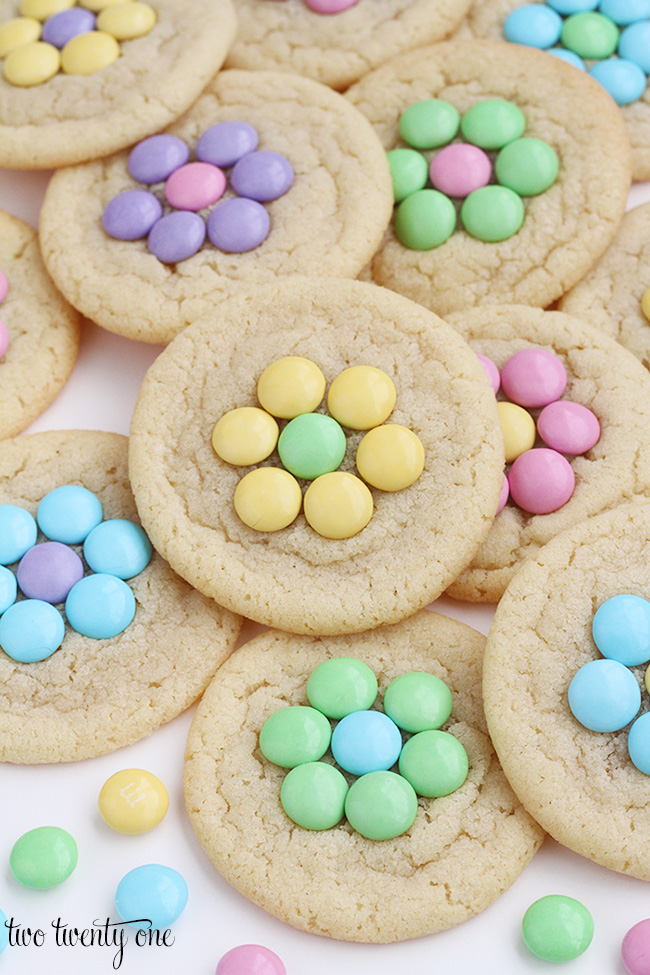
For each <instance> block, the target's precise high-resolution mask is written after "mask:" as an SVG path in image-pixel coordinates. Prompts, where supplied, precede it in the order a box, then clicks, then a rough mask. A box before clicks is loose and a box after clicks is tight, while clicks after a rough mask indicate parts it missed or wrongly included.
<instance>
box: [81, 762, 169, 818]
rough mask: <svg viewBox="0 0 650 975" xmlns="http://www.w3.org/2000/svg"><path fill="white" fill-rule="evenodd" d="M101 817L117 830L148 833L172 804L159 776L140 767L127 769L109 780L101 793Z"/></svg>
mask: <svg viewBox="0 0 650 975" xmlns="http://www.w3.org/2000/svg"><path fill="white" fill-rule="evenodd" d="M98 804H99V811H100V813H101V816H102V819H104V820H105V821H106V822H107V823H108V825H109V826H111V827H112V828H113V829H114V830H117V832H118V833H146V832H147V830H149V829H153V828H154V826H157V825H158V823H159V822H160V821H161V820H162V819H163V818H164V815H165V813H166V812H167V807H168V806H169V797H168V795H167V790H166V788H165V786H164V785H163V784H162V782H161V781H160V779H159V778H158V777H157V776H155V775H153V774H152V773H151V772H146V771H145V770H144V769H141V768H126V769H123V771H121V772H116V773H115V775H111V777H110V779H107V780H106V782H104V785H103V786H102V791H101V792H100V793H99V803H98Z"/></svg>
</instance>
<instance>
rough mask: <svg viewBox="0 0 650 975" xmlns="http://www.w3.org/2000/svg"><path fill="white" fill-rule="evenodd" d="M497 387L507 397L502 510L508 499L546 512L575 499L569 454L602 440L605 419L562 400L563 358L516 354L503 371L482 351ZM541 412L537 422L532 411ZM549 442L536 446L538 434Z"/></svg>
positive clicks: (542, 352) (502, 410)
mask: <svg viewBox="0 0 650 975" xmlns="http://www.w3.org/2000/svg"><path fill="white" fill-rule="evenodd" d="M478 358H479V360H480V362H481V364H482V365H483V368H484V369H485V371H486V373H487V375H488V378H489V380H490V383H491V384H492V388H493V390H494V392H495V394H496V393H498V392H499V388H501V390H502V392H503V393H504V395H505V396H507V397H508V401H500V402H499V403H498V404H497V405H498V409H499V416H500V418H501V426H502V428H503V437H504V442H505V452H506V464H510V465H511V466H510V468H509V471H508V473H507V474H504V478H503V490H502V492H501V499H500V502H499V509H498V511H497V514H498V513H499V512H500V511H502V510H503V508H504V506H505V504H506V501H507V500H508V497H509V496H510V497H511V498H512V500H513V501H514V503H515V504H516V505H518V507H520V508H521V509H522V510H523V511H527V512H529V513H530V514H533V515H546V514H549V513H550V512H551V511H557V509H558V508H561V507H562V506H563V505H565V504H566V503H567V501H569V499H570V498H571V496H572V494H573V491H574V488H575V475H574V473H573V468H572V467H571V464H570V463H569V461H568V460H567V459H566V457H565V456H564V455H565V454H569V455H570V456H577V455H578V454H585V453H586V452H587V451H588V450H591V448H592V447H594V446H595V444H597V443H598V440H599V439H600V423H599V422H598V419H597V417H596V416H595V415H594V413H592V411H591V410H590V409H588V408H587V407H586V406H582V405H581V404H580V403H572V402H570V401H569V400H562V399H560V397H561V396H562V394H563V393H564V390H565V388H566V384H567V375H566V369H565V368H564V365H563V363H562V360H561V359H560V358H559V356H557V355H556V354H555V353H554V352H551V351H550V350H548V349H538V348H528V349H522V350H521V351H520V352H515V354H514V355H512V356H510V358H509V359H508V360H507V362H506V363H505V365H504V366H503V369H502V370H501V374H499V370H498V369H497V367H496V365H495V364H494V362H492V360H491V359H489V358H488V357H487V356H484V355H479V357H478ZM531 409H532V410H535V411H537V410H539V413H538V414H537V423H535V419H534V418H533V415H532V413H531V412H530V410H531ZM538 437H539V438H540V440H541V441H542V442H543V443H544V444H546V446H544V447H536V446H535V442H536V440H537V438H538Z"/></svg>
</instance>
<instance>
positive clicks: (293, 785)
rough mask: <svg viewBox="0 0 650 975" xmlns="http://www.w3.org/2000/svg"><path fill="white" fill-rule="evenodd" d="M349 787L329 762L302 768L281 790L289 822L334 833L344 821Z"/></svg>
mask: <svg viewBox="0 0 650 975" xmlns="http://www.w3.org/2000/svg"><path fill="white" fill-rule="evenodd" d="M347 794H348V784H347V782H346V780H345V777H344V776H343V775H342V774H341V772H339V770H338V769H336V768H334V766H333V765H327V764H326V763H325V762H309V763H308V764H306V765H298V766H297V767H296V768H293V769H291V771H290V772H289V773H288V774H287V776H286V777H285V780H284V782H283V783H282V789H281V790H280V801H281V802H282V808H283V809H284V811H285V812H286V814H287V816H288V817H289V819H291V820H293V822H294V823H297V824H298V826H303V827H304V828H305V829H331V827H332V826H336V824H337V823H340V821H341V820H342V819H343V816H344V814H345V797H346V796H347Z"/></svg>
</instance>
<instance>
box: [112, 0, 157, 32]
mask: <svg viewBox="0 0 650 975" xmlns="http://www.w3.org/2000/svg"><path fill="white" fill-rule="evenodd" d="M155 23H156V11H155V10H154V9H153V7H150V6H149V4H147V3H138V2H137V0H135V2H133V3H118V4H115V5H113V6H110V7H105V8H104V9H103V10H102V12H101V13H100V15H99V17H98V18H97V28H98V30H104V31H106V33H107V34H112V35H113V37H115V38H116V39H117V40H118V41H132V40H133V39H134V38H136V37H143V36H144V35H145V34H148V33H149V31H150V30H151V29H152V27H153V26H154V25H155Z"/></svg>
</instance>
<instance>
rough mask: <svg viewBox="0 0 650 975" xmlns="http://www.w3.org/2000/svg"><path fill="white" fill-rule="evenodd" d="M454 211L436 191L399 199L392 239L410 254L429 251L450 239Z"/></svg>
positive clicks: (418, 193) (454, 222) (452, 230)
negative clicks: (409, 250) (406, 248)
mask: <svg viewBox="0 0 650 975" xmlns="http://www.w3.org/2000/svg"><path fill="white" fill-rule="evenodd" d="M455 227H456V208H455V207H454V204H453V203H452V202H451V200H450V199H449V197H447V196H445V195H444V193H439V192H438V190H419V192H417V193H413V195H412V196H407V198H406V199H405V200H402V202H401V203H400V205H399V206H398V208H397V210H396V212H395V236H396V237H397V239H398V240H399V241H400V242H401V243H402V244H404V246H405V247H410V249H411V250H413V251H430V250H432V249H433V248H434V247H439V246H440V244H444V242H445V241H446V240H447V239H448V238H449V237H451V235H452V234H453V232H454V229H455Z"/></svg>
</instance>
